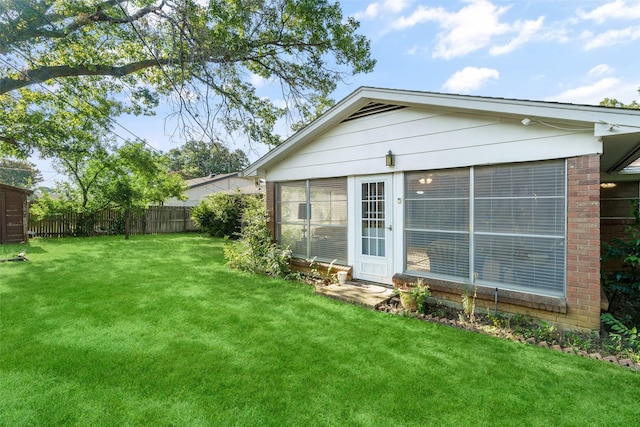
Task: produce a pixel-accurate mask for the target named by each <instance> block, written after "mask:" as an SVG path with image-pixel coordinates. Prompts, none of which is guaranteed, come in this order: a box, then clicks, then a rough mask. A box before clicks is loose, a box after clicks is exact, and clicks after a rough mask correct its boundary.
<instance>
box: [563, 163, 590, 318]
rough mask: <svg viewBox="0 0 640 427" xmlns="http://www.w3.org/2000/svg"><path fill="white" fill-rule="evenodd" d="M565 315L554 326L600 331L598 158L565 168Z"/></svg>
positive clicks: (569, 164) (570, 164) (571, 164)
mask: <svg viewBox="0 0 640 427" xmlns="http://www.w3.org/2000/svg"><path fill="white" fill-rule="evenodd" d="M567 166H568V167H567V313H566V315H565V317H564V318H558V319H557V322H558V323H563V324H566V325H567V326H575V327H578V328H585V329H594V330H599V329H600V157H599V156H598V155H591V156H583V157H575V158H571V159H569V160H568V165H567Z"/></svg>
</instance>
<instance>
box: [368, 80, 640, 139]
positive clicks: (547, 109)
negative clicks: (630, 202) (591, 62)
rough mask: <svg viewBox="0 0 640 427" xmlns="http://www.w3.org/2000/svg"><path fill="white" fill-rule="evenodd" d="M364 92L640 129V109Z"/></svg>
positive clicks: (394, 98) (390, 98) (408, 102)
mask: <svg viewBox="0 0 640 427" xmlns="http://www.w3.org/2000/svg"><path fill="white" fill-rule="evenodd" d="M362 92H363V95H364V96H366V97H367V98H371V99H374V100H375V101H386V102H394V103H399V104H402V105H407V106H430V107H433V106H435V107H443V108H451V109H457V110H460V109H464V110H474V111H482V112H487V113H501V114H509V115H512V116H513V115H516V116H517V115H522V118H525V117H530V118H532V119H533V118H536V119H556V120H567V121H576V122H584V123H592V124H593V123H602V122H604V123H608V124H614V125H626V126H631V127H634V126H635V127H639V131H640V110H632V109H620V108H617V109H616V108H609V107H600V106H592V105H576V104H562V103H556V102H547V101H524V100H517V99H506V98H488V97H477V96H470V95H452V94H443V93H433V92H417V91H416V92H412V91H402V90H390V89H376V88H362Z"/></svg>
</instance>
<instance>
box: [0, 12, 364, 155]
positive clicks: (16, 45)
mask: <svg viewBox="0 0 640 427" xmlns="http://www.w3.org/2000/svg"><path fill="white" fill-rule="evenodd" d="M358 26H359V24H358V23H357V22H356V21H355V20H353V19H352V18H347V19H344V17H343V16H342V11H341V9H340V5H339V3H337V2H333V1H330V0H210V1H209V2H208V4H206V5H203V2H202V1H200V0H22V1H10V2H7V1H0V106H1V107H2V108H3V110H4V111H5V113H6V114H3V115H2V116H0V151H2V152H5V153H6V152H12V153H14V154H20V155H23V156H24V155H26V154H28V153H30V152H31V151H32V150H33V149H34V148H37V149H40V148H41V147H42V146H43V145H44V146H46V145H47V144H48V143H50V142H52V141H54V142H55V141H59V140H61V138H62V139H64V137H65V135H64V133H63V132H61V129H60V127H59V126H58V123H59V121H58V114H57V113H58V111H59V110H63V111H65V112H67V113H70V112H73V113H74V114H75V115H76V116H78V114H79V113H78V112H77V111H74V110H75V109H79V110H81V111H82V112H81V113H80V118H77V119H76V120H77V121H85V122H86V121H91V122H92V123H96V124H99V127H101V128H104V129H112V128H113V121H112V119H113V118H114V117H117V116H118V115H120V114H123V113H132V114H152V113H153V110H154V108H155V107H156V106H157V105H158V102H159V101H160V98H161V97H163V96H164V97H166V99H167V100H169V101H171V100H174V112H175V113H176V114H179V116H178V117H179V121H178V123H179V125H178V126H179V130H180V131H181V132H184V133H185V134H186V135H189V136H192V137H193V136H196V135H197V136H198V137H202V136H203V135H204V136H206V137H208V138H209V139H210V140H211V141H216V140H218V139H224V138H218V135H219V134H220V135H237V134H238V132H243V133H244V134H245V135H247V137H248V138H249V140H250V141H252V142H261V143H266V144H269V145H271V146H272V145H275V144H278V143H279V142H280V139H279V138H278V136H277V135H275V134H274V131H273V128H274V125H275V123H276V121H277V120H278V119H279V118H281V117H283V116H285V115H287V114H291V113H292V111H301V117H303V118H304V119H305V120H310V119H312V118H313V117H314V116H315V115H317V113H318V111H317V109H316V108H315V107H314V106H321V107H322V108H320V110H322V109H324V108H326V106H327V105H331V103H332V102H331V101H330V100H329V99H328V96H329V94H330V93H331V92H332V91H333V90H334V89H335V88H336V87H337V84H338V83H339V82H342V81H344V80H345V78H346V77H347V76H349V75H352V74H355V73H362V72H369V71H371V70H372V69H373V67H374V64H375V61H374V60H373V59H371V58H370V44H369V41H368V40H367V39H366V38H365V37H364V36H361V35H358V34H357V29H358ZM258 78H259V79H265V80H266V81H267V82H269V83H271V85H272V87H274V88H281V90H280V92H281V94H280V95H279V96H281V97H282V98H283V99H284V101H285V104H286V105H285V106H284V107H278V106H276V105H275V104H274V103H273V102H271V101H270V100H268V99H266V98H264V97H262V96H259V95H258V93H257V89H256V87H255V85H254V84H253V83H252V81H254V80H256V79H258ZM170 94H171V95H172V96H169V95H170ZM77 125H78V126H81V124H80V123H77ZM63 127H64V126H63ZM67 127H68V126H67Z"/></svg>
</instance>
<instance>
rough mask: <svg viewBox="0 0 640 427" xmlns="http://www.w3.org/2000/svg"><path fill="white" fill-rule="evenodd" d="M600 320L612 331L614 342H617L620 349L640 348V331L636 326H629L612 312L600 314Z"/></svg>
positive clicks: (633, 349) (632, 349)
mask: <svg viewBox="0 0 640 427" xmlns="http://www.w3.org/2000/svg"><path fill="white" fill-rule="evenodd" d="M600 320H601V321H602V323H604V324H605V325H606V326H607V327H608V328H609V329H610V330H611V331H612V332H611V337H612V338H613V339H614V342H616V343H617V347H618V348H617V349H616V350H618V351H621V350H623V351H624V350H630V351H634V352H635V351H638V350H640V332H638V328H637V327H636V326H632V327H629V326H627V325H625V324H624V323H623V322H621V321H620V320H618V319H616V318H615V317H613V315H612V314H611V313H604V314H602V315H601V316H600Z"/></svg>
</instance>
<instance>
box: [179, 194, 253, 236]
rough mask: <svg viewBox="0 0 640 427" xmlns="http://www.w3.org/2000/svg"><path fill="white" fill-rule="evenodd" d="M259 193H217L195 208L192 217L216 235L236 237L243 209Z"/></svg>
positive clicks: (205, 229) (208, 231)
mask: <svg viewBox="0 0 640 427" xmlns="http://www.w3.org/2000/svg"><path fill="white" fill-rule="evenodd" d="M256 198H260V200H262V198H261V197H260V196H259V195H246V194H240V193H237V194H226V193H215V194H213V195H211V196H209V197H207V198H205V199H204V200H203V201H202V202H201V203H200V204H199V205H198V206H196V207H195V208H194V209H193V212H192V214H191V218H192V219H193V221H194V222H195V223H196V225H197V226H198V227H199V228H200V229H202V230H203V231H205V232H207V233H209V235H211V236H214V237H230V238H236V237H237V236H238V233H239V232H240V221H241V217H242V210H243V209H244V207H245V206H246V205H247V203H248V200H249V199H256Z"/></svg>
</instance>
